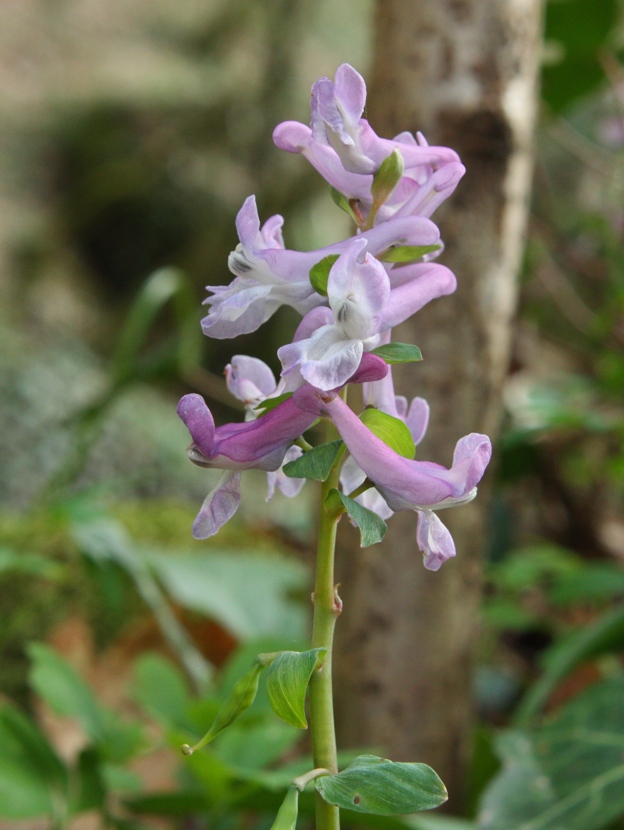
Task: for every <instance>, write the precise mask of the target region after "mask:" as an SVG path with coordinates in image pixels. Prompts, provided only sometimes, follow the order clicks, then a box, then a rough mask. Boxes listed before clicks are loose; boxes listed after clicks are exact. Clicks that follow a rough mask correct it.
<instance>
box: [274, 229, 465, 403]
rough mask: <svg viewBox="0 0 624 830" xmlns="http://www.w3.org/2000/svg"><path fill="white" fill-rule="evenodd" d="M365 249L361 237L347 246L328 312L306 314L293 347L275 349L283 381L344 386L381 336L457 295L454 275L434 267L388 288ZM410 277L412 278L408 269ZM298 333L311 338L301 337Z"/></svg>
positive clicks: (331, 282)
mask: <svg viewBox="0 0 624 830" xmlns="http://www.w3.org/2000/svg"><path fill="white" fill-rule="evenodd" d="M365 248H366V241H365V240H364V239H363V238H362V237H357V238H356V239H353V240H352V241H351V244H350V246H349V247H348V248H347V249H346V250H345V251H344V253H342V254H341V255H340V257H339V258H338V259H337V260H336V262H335V263H334V265H333V266H332V268H331V270H330V272H329V278H328V282H327V295H328V300H329V306H330V309H314V311H313V312H310V314H309V315H306V317H304V320H303V321H302V326H300V328H299V330H298V332H297V335H296V337H295V340H294V342H293V343H290V344H289V345H286V346H282V347H281V348H280V349H279V350H278V352H277V354H278V357H279V358H280V360H281V361H282V366H283V367H284V369H283V372H282V376H283V377H284V378H288V377H289V375H290V374H291V373H292V372H294V371H297V372H299V373H300V374H301V377H302V378H303V379H304V380H306V381H307V382H308V383H310V384H312V386H316V387H317V388H318V389H322V390H329V389H335V388H336V387H338V386H342V385H343V384H344V383H345V382H346V380H347V378H349V377H350V376H351V375H352V374H353V372H354V371H355V369H356V367H357V366H359V363H360V360H361V358H362V354H363V353H364V352H368V351H371V350H372V349H374V348H375V347H376V346H377V345H378V344H379V343H380V340H381V335H382V334H383V332H386V331H388V330H389V329H391V328H392V327H393V326H396V325H398V324H399V323H402V322H403V321H404V320H406V319H407V318H408V317H411V315H412V314H414V313H415V312H416V311H418V310H419V309H420V308H422V307H423V306H424V305H425V304H426V303H428V302H429V301H430V300H432V299H434V298H436V297H439V296H442V295H444V294H450V293H451V292H452V291H454V290H455V287H456V284H457V283H456V280H455V277H454V275H453V274H452V272H451V271H449V269H448V268H445V266H443V265H437V264H435V263H423V264H421V266H420V267H421V268H422V269H423V270H421V271H418V272H416V273H417V274H418V276H417V277H416V278H413V279H411V280H409V281H408V282H405V283H402V284H400V285H398V287H397V288H395V289H391V280H390V276H389V275H388V272H387V271H386V269H385V268H384V266H383V265H382V264H381V263H380V262H379V261H378V260H376V259H375V258H374V257H372V256H370V255H369V254H368V253H364V249H365ZM407 268H410V266H406V269H407ZM412 268H413V266H412ZM393 270H394V269H393ZM397 270H399V271H402V270H405V269H403V268H400V269H397ZM392 273H393V271H391V272H390V274H391V275H392ZM409 273H414V272H413V271H412V270H411V268H410V272H409ZM312 319H314V325H311V324H310V323H311V320H312ZM304 324H305V325H304ZM302 328H305V329H306V332H307V331H308V330H309V331H310V333H309V334H306V336H302V331H301V330H302Z"/></svg>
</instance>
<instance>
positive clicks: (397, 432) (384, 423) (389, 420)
mask: <svg viewBox="0 0 624 830" xmlns="http://www.w3.org/2000/svg"><path fill="white" fill-rule="evenodd" d="M360 421H362V423H363V424H366V426H367V427H368V428H369V429H370V431H371V432H372V433H373V434H374V435H376V436H377V438H380V439H381V440H382V441H383V442H384V444H387V445H388V446H389V447H390V448H391V449H393V450H394V451H395V452H396V453H398V454H399V455H402V456H403V457H404V458H410V459H413V458H414V456H415V455H416V447H415V445H414V439H413V438H412V434H411V432H410V431H409V429H408V428H407V425H406V424H405V423H404V422H403V421H401V420H400V419H399V418H394V417H393V416H392V415H388V414H387V413H385V412H381V411H380V410H379V409H365V410H364V412H362V414H361V415H360Z"/></svg>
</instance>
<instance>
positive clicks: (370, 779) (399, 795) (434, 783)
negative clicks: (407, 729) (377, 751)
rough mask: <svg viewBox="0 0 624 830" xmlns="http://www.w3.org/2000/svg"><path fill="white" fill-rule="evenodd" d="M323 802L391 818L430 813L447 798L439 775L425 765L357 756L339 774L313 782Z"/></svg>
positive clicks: (325, 776) (370, 756) (326, 776)
mask: <svg viewBox="0 0 624 830" xmlns="http://www.w3.org/2000/svg"><path fill="white" fill-rule="evenodd" d="M314 783H315V787H316V790H317V792H318V793H319V794H320V795H321V797H322V798H323V800H324V801H326V802H327V803H328V804H332V805H334V806H336V807H341V808H342V809H345V810H354V811H355V812H358V813H368V814H369V815H371V814H372V815H378V816H393V815H404V814H406V813H415V812H417V811H419V810H431V809H433V808H434V807H438V806H439V805H440V804H443V803H444V802H445V801H446V799H447V797H448V795H447V792H446V787H445V786H444V784H443V783H442V781H441V780H440V778H439V777H438V775H437V774H436V773H435V772H434V771H433V770H432V769H431V767H429V766H427V765H426V764H415V763H405V762H393V761H389V760H387V759H385V758H378V757H376V756H374V755H360V756H359V757H358V758H356V759H355V760H354V761H353V763H351V764H350V765H349V766H348V767H347V768H346V769H344V770H343V771H342V772H339V773H336V774H334V775H324V776H322V777H320V778H317V779H316V780H315V782H314Z"/></svg>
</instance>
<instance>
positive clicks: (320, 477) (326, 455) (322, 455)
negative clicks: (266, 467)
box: [282, 439, 344, 481]
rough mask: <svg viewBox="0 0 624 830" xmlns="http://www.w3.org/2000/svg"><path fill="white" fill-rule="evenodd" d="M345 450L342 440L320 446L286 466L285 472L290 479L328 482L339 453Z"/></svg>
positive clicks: (284, 467)
mask: <svg viewBox="0 0 624 830" xmlns="http://www.w3.org/2000/svg"><path fill="white" fill-rule="evenodd" d="M343 450H344V444H343V443H342V441H341V440H340V439H338V440H337V441H330V442H329V443H327V444H319V445H318V447H313V448H312V449H311V450H308V451H307V452H304V454H303V455H302V456H301V458H296V459H295V460H294V461H289V462H288V464H284V466H283V468H282V469H283V471H284V473H285V474H286V475H287V476H288V477H289V478H309V479H312V481H326V480H327V477H328V475H329V473H330V472H331V468H332V467H333V466H334V462H335V461H336V459H337V458H338V453H339V452H341V451H343Z"/></svg>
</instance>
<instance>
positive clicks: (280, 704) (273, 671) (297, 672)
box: [266, 648, 327, 729]
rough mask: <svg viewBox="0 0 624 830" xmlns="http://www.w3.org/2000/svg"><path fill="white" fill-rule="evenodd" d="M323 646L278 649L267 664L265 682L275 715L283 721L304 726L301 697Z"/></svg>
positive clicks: (319, 662) (322, 655) (320, 662)
mask: <svg viewBox="0 0 624 830" xmlns="http://www.w3.org/2000/svg"><path fill="white" fill-rule="evenodd" d="M326 654H327V649H325V648H313V649H312V650H311V651H281V652H280V653H279V654H278V655H277V657H275V659H274V660H273V662H272V663H271V665H270V667H269V670H268V672H267V678H266V684H267V692H268V695H269V700H270V701H271V706H272V707H273V711H274V712H275V714H276V715H277V716H278V717H280V718H281V719H282V720H285V721H286V723H289V724H291V725H292V726H296V727H298V728H299V729H307V727H308V721H307V720H306V716H305V697H306V691H307V688H308V683H309V682H310V678H311V677H312V673H313V672H314V671H315V669H318V668H320V667H321V666H322V665H323V660H324V659H325V655H326Z"/></svg>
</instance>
